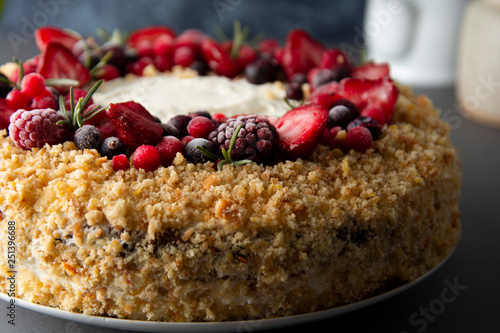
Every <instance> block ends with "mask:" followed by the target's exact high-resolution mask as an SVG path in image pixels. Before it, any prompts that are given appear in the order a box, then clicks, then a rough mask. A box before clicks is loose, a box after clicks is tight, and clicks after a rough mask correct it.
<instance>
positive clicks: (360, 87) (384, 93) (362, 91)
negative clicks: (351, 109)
mask: <svg viewBox="0 0 500 333" xmlns="http://www.w3.org/2000/svg"><path fill="white" fill-rule="evenodd" d="M337 93H338V94H339V95H340V96H342V97H343V98H345V99H348V100H350V101H351V102H353V103H354V104H356V106H357V107H358V109H359V110H360V111H361V113H362V114H363V110H364V109H365V108H368V107H370V108H379V109H380V110H382V112H383V113H384V116H385V121H386V123H390V122H391V119H392V115H393V113H394V105H395V104H396V100H397V99H398V94H399V92H398V90H397V88H396V86H395V85H394V83H393V82H392V80H391V79H390V78H389V77H387V76H386V77H383V78H380V79H378V80H364V79H352V78H348V79H344V80H342V81H341V82H340V85H339V87H338V91H337ZM378 118H380V117H378ZM376 119H377V118H376ZM378 120H381V119H377V121H378Z"/></svg>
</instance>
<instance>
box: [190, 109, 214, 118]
mask: <svg viewBox="0 0 500 333" xmlns="http://www.w3.org/2000/svg"><path fill="white" fill-rule="evenodd" d="M188 116H190V117H191V118H195V117H199V116H201V117H205V118H208V119H212V115H211V114H210V112H208V111H206V110H199V111H193V112H189V114H188Z"/></svg>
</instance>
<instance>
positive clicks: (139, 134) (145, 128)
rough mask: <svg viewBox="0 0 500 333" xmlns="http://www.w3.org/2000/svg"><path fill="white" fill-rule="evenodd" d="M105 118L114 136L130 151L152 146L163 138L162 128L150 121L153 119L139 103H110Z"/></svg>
mask: <svg viewBox="0 0 500 333" xmlns="http://www.w3.org/2000/svg"><path fill="white" fill-rule="evenodd" d="M148 115H149V116H148ZM106 117H107V118H108V119H109V120H110V121H111V123H112V124H113V127H114V129H115V132H116V136H117V137H118V138H119V139H120V140H121V141H122V142H123V144H124V145H125V146H126V147H127V148H128V149H130V150H131V151H135V149H136V148H137V147H139V146H140V145H152V146H154V145H156V144H157V143H158V142H160V140H161V138H162V136H163V128H162V127H161V126H160V124H158V123H156V122H155V121H152V120H151V118H153V119H154V117H153V116H152V115H151V114H150V113H149V112H148V111H147V110H146V109H145V108H144V107H143V106H142V105H141V104H139V103H136V102H133V101H130V102H124V103H116V104H115V103H111V104H110V105H109V108H108V109H107V110H106Z"/></svg>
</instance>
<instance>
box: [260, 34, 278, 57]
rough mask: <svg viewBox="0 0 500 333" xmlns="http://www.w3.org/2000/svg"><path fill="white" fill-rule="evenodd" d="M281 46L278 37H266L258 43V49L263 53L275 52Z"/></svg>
mask: <svg viewBox="0 0 500 333" xmlns="http://www.w3.org/2000/svg"><path fill="white" fill-rule="evenodd" d="M279 47H280V43H279V42H278V40H277V39H274V38H266V39H264V40H262V41H261V42H260V43H259V44H258V45H257V50H258V51H259V52H261V53H270V54H274V52H275V51H276V50H277V49H278V48H279Z"/></svg>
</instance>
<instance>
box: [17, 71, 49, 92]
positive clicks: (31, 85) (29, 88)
mask: <svg viewBox="0 0 500 333" xmlns="http://www.w3.org/2000/svg"><path fill="white" fill-rule="evenodd" d="M44 91H45V79H44V78H43V76H41V75H40V74H38V73H30V74H26V75H25V76H24V77H23V79H22V80H21V92H22V93H23V94H25V95H26V96H28V97H31V98H34V97H37V96H39V95H41V94H43V92H44Z"/></svg>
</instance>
